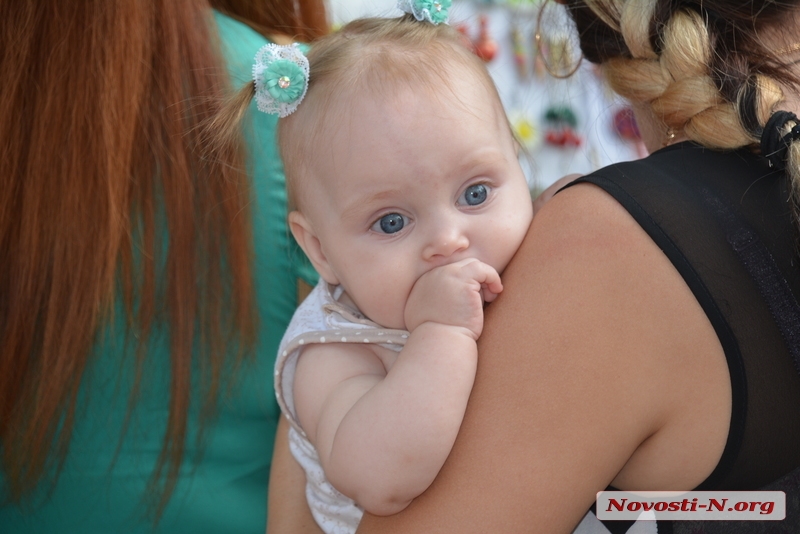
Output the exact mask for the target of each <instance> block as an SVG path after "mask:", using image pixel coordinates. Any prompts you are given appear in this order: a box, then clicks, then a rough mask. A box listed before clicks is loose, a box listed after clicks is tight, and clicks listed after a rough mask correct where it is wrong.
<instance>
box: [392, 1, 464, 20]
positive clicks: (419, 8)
mask: <svg viewBox="0 0 800 534" xmlns="http://www.w3.org/2000/svg"><path fill="white" fill-rule="evenodd" d="M450 5H451V0H398V1H397V8H398V9H400V10H401V11H405V12H406V13H410V14H411V15H414V18H415V19H417V20H419V21H423V20H427V21H428V22H430V23H431V24H442V23H444V24H447V18H448V15H447V11H448V10H449V9H450Z"/></svg>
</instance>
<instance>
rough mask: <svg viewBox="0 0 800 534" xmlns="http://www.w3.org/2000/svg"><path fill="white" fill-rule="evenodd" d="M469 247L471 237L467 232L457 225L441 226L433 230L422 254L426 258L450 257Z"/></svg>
mask: <svg viewBox="0 0 800 534" xmlns="http://www.w3.org/2000/svg"><path fill="white" fill-rule="evenodd" d="M468 247H469V239H467V236H466V234H464V232H462V231H461V230H460V229H458V228H457V227H456V226H448V227H441V228H439V229H438V231H436V232H433V234H432V235H431V238H430V240H429V242H428V244H427V245H425V249H424V250H423V252H422V256H423V258H424V259H425V260H432V259H436V258H437V257H438V258H448V257H450V256H452V255H453V254H455V253H456V252H459V251H461V250H465V249H467V248H468Z"/></svg>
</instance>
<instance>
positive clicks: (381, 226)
mask: <svg viewBox="0 0 800 534" xmlns="http://www.w3.org/2000/svg"><path fill="white" fill-rule="evenodd" d="M405 225H406V220H405V217H403V216H402V215H400V214H399V213H387V214H386V215H384V216H383V217H381V218H380V219H378V221H377V222H376V223H375V224H374V225H372V229H373V230H374V231H376V232H383V233H384V234H394V233H395V232H399V231H400V230H402V229H403V227H404V226H405Z"/></svg>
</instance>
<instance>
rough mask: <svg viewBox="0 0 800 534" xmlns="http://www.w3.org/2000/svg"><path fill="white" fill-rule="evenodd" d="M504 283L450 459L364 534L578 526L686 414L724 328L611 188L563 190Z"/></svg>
mask: <svg viewBox="0 0 800 534" xmlns="http://www.w3.org/2000/svg"><path fill="white" fill-rule="evenodd" d="M503 282H504V285H505V286H506V290H505V291H504V292H503V294H502V295H501V296H500V297H499V298H498V300H497V301H496V302H495V303H493V304H492V305H491V306H490V307H489V308H488V309H487V314H486V325H485V328H484V333H483V336H482V337H481V339H480V340H479V347H478V348H479V361H478V373H477V377H476V381H475V386H474V389H473V391H472V395H471V397H470V401H469V405H468V407H467V413H466V416H465V418H464V422H463V424H462V427H461V430H460V433H459V436H458V438H457V440H456V444H455V446H454V448H453V450H452V452H451V454H450V457H449V458H448V460H447V462H446V463H445V465H444V467H443V468H442V471H441V472H440V473H439V476H438V477H437V479H436V480H435V481H434V483H433V485H432V486H431V487H430V488H429V490H428V491H427V492H426V493H424V494H423V495H422V496H420V497H419V498H418V499H416V500H415V501H414V502H412V504H411V505H410V506H409V507H408V508H407V509H406V510H405V511H404V512H402V513H400V514H398V515H396V516H391V517H388V518H375V517H365V519H364V521H363V523H362V528H360V529H359V532H360V533H370V532H382V533H383V532H387V533H391V532H423V531H424V532H523V531H524V532H548V533H552V532H571V531H572V529H573V528H574V527H575V525H576V524H577V523H578V522H579V521H580V519H581V517H582V516H583V515H584V514H585V513H586V511H587V510H588V508H589V507H590V505H591V504H592V502H593V500H594V498H595V494H596V492H597V491H599V490H602V489H604V488H605V487H606V486H607V485H608V484H610V483H611V482H612V481H614V480H615V479H616V478H617V477H618V475H619V473H620V471H621V470H623V468H624V467H625V466H626V464H627V463H628V461H629V460H630V459H631V457H632V455H634V453H635V452H636V451H637V449H638V448H639V447H640V445H641V444H642V443H643V442H645V441H646V440H648V438H651V439H652V438H654V437H655V436H656V435H657V434H658V433H660V432H661V431H662V429H664V428H670V427H672V426H675V425H676V424H678V425H679V424H681V421H680V417H676V416H675V414H676V413H677V411H678V410H680V409H681V407H682V406H684V403H685V402H687V399H686V398H684V397H685V396H686V395H687V394H688V395H689V399H688V401H689V402H692V400H693V399H692V398H691V395H693V393H692V392H691V391H690V390H691V389H692V388H693V387H695V386H696V385H697V384H689V383H686V380H685V375H686V374H687V370H686V369H682V367H685V365H686V363H687V362H686V360H687V359H688V358H690V357H691V356H692V355H690V354H686V353H687V351H693V350H695V349H694V348H692V343H695V344H697V343H698V342H700V341H702V342H707V343H711V345H713V343H714V342H715V339H716V338H715V337H714V336H713V331H711V338H712V339H711V340H710V341H709V339H708V336H709V330H708V329H709V328H710V326H709V325H707V324H701V323H703V321H702V320H700V321H698V319H702V318H704V317H705V316H704V315H703V314H702V311H701V310H700V309H699V306H697V303H696V300H694V298H693V296H692V295H691V292H690V291H689V290H688V288H686V286H685V284H684V283H683V281H682V279H681V278H680V276H679V275H678V273H677V272H675V270H674V268H673V267H672V265H671V264H670V263H669V261H668V260H667V259H666V258H665V257H664V256H663V254H662V253H661V251H660V250H659V249H658V248H657V247H656V246H655V244H654V243H653V242H652V241H651V240H650V239H649V238H648V237H647V235H646V234H645V233H644V232H643V231H642V229H641V228H640V227H639V226H638V225H637V224H636V223H635V221H633V219H631V218H630V216H629V215H628V214H627V213H626V212H624V210H622V208H621V207H620V206H619V205H618V204H617V203H616V202H614V201H613V200H612V199H611V198H610V197H608V196H607V195H606V194H605V193H603V192H601V191H600V190H599V189H596V188H594V187H593V186H587V185H579V186H576V187H573V188H571V189H568V190H566V191H564V192H562V193H560V194H559V195H557V196H556V197H555V198H554V199H553V200H552V201H551V202H550V203H548V204H547V206H546V207H545V208H544V209H543V210H542V212H540V214H538V215H537V216H536V218H535V219H534V221H533V224H532V225H531V229H530V231H529V233H528V236H527V237H526V239H525V242H524V243H523V245H522V247H521V248H520V250H519V251H518V253H517V256H516V257H515V258H514V260H513V261H512V263H511V265H509V267H508V268H507V270H506V271H505V273H504V274H503ZM687 307H688V308H687ZM698 314H699V315H698ZM706 323H707V321H706ZM676 338H677V339H676ZM698 340H699V341H698ZM712 348H714V347H712ZM716 357H717V356H716V355H715V356H714V358H716ZM723 362H724V358H723ZM716 363H719V362H716ZM715 369H716V368H715ZM718 370H719V369H716V370H715V371H714V372H718ZM723 373H727V368H723ZM723 389H724V388H723ZM682 396H683V397H682ZM723 411H724V410H723ZM655 441H656V442H657V443H658V439H656V440H655ZM722 443H723V444H724V437H723V438H722ZM718 452H719V453H721V450H720V451H718ZM714 454H716V452H715V453H714ZM712 456H713V454H712ZM710 462H711V463H712V464H713V463H715V460H713V458H712V460H710ZM644 463H645V464H646V463H647V462H644ZM706 463H708V462H706ZM706 467H707V466H704V465H703V466H700V468H699V470H700V471H701V472H699V473H690V476H689V479H691V480H694V479H693V478H692V476H694V478H698V477H699V480H697V481H696V482H699V481H701V480H702V478H703V473H702V471H703V470H704V469H706ZM711 468H713V465H712V466H711ZM642 473H643V474H642ZM705 474H707V473H705ZM648 476H649V473H648V472H647V470H646V469H644V470H643V471H642V472H641V473H635V474H634V476H633V477H632V479H633V480H643V479H647V477H648ZM637 477H638V478H637ZM629 479H630V477H629ZM663 480H666V479H663ZM677 480H678V482H676V483H677V484H678V485H681V484H683V482H681V481H680V479H677ZM686 483H687V484H690V483H691V482H686ZM642 489H644V488H642ZM685 489H690V488H689V487H687V488H685Z"/></svg>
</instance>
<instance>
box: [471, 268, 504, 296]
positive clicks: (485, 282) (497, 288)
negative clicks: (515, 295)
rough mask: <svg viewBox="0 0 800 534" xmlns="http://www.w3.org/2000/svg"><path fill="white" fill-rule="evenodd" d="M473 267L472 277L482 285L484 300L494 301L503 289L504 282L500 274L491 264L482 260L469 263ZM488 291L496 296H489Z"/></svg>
mask: <svg viewBox="0 0 800 534" xmlns="http://www.w3.org/2000/svg"><path fill="white" fill-rule="evenodd" d="M469 267H470V268H471V269H473V272H472V273H471V274H472V278H473V279H474V280H475V281H476V282H478V283H479V284H480V285H481V291H482V292H483V293H484V300H486V302H491V301H493V300H494V299H495V298H496V297H497V295H498V294H500V292H501V291H503V283H502V282H501V281H500V275H499V274H497V271H496V270H495V268H494V267H492V266H491V265H488V264H486V263H483V262H482V261H475V262H473V263H471V264H470V265H469ZM488 293H493V294H494V296H492V297H489V296H488Z"/></svg>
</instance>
